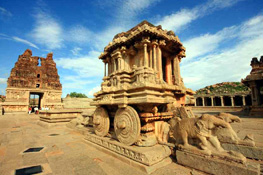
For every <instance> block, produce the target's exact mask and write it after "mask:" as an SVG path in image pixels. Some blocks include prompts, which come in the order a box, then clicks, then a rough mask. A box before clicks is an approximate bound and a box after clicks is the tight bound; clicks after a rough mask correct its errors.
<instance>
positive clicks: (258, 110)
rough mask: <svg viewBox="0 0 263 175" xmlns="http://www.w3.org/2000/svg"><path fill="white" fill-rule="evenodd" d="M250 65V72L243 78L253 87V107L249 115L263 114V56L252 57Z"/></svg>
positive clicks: (244, 81)
mask: <svg viewBox="0 0 263 175" xmlns="http://www.w3.org/2000/svg"><path fill="white" fill-rule="evenodd" d="M250 65H251V67H252V70H251V72H250V74H249V75H248V76H247V77H246V78H245V79H242V80H241V81H242V83H244V84H245V85H246V86H248V87H249V88H250V89H251V98H252V108H251V110H250V113H249V115H258V116H263V56H261V58H260V60H258V59H257V58H256V57H254V58H252V60H251V64H250Z"/></svg>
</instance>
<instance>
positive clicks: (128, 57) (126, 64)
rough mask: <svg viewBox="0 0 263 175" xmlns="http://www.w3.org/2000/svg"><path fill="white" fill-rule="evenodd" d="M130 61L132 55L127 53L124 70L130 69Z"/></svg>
mask: <svg viewBox="0 0 263 175" xmlns="http://www.w3.org/2000/svg"><path fill="white" fill-rule="evenodd" d="M129 62H130V56H129V55H126V56H125V59H124V70H130V69H129V68H130V65H129Z"/></svg>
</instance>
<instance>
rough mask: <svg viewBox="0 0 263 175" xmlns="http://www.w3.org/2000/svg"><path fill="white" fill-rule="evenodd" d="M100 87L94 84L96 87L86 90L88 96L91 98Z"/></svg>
mask: <svg viewBox="0 0 263 175" xmlns="http://www.w3.org/2000/svg"><path fill="white" fill-rule="evenodd" d="M100 89H101V87H100V86H96V87H94V88H92V89H91V90H90V91H89V92H88V96H89V97H92V98H93V97H94V96H93V94H94V93H95V92H98V91H99V90H100Z"/></svg>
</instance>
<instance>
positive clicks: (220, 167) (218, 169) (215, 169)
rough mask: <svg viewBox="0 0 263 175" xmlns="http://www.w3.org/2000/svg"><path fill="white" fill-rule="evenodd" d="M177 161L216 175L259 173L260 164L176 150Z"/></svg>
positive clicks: (250, 174) (257, 174) (251, 174)
mask: <svg viewBox="0 0 263 175" xmlns="http://www.w3.org/2000/svg"><path fill="white" fill-rule="evenodd" d="M176 159H177V162H178V163H179V164H181V165H184V166H188V167H191V168H194V169H197V170H200V171H203V172H206V173H209V174H215V175H222V174H227V175H234V174H238V175H248V174H249V175H259V174H260V164H257V163H254V164H252V163H250V162H249V163H246V164H241V163H235V162H230V161H226V160H222V159H218V158H216V157H211V156H203V155H197V154H193V153H189V152H184V151H179V150H177V151H176Z"/></svg>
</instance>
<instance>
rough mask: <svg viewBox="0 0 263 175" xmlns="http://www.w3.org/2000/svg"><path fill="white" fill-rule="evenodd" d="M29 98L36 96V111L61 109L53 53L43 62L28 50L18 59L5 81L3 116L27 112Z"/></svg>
mask: <svg viewBox="0 0 263 175" xmlns="http://www.w3.org/2000/svg"><path fill="white" fill-rule="evenodd" d="M40 62H41V63H40ZM31 94H36V95H39V103H38V107H39V108H41V107H48V108H51V109H52V108H61V107H62V104H61V94H62V85H61V83H60V81H59V76H58V73H57V68H56V63H55V62H54V60H53V54H52V53H49V54H47V58H43V57H38V56H32V51H31V50H29V49H27V50H26V51H25V52H24V53H23V54H22V55H20V56H19V57H18V61H17V62H16V63H15V67H14V68H13V69H12V70H11V74H10V77H9V78H8V80H7V88H6V101H5V103H4V105H3V107H4V109H5V112H15V111H25V112H26V111H27V110H28V107H29V98H30V95H31Z"/></svg>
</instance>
